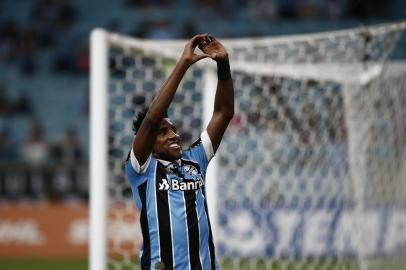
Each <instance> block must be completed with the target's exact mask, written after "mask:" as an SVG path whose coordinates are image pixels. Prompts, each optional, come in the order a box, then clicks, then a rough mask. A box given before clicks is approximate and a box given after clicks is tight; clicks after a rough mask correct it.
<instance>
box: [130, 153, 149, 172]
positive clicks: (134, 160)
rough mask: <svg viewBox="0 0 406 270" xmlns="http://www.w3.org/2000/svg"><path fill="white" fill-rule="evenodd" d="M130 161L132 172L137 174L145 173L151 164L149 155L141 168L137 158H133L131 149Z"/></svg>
mask: <svg viewBox="0 0 406 270" xmlns="http://www.w3.org/2000/svg"><path fill="white" fill-rule="evenodd" d="M130 161H131V165H132V168H133V169H134V171H136V172H137V173H139V174H143V173H145V172H146V170H147V168H148V166H149V164H150V162H151V154H150V155H149V157H148V159H147V161H145V163H144V164H143V165H142V166H141V165H140V163H139V162H138V160H137V158H136V157H135V154H134V150H133V149H131V153H130Z"/></svg>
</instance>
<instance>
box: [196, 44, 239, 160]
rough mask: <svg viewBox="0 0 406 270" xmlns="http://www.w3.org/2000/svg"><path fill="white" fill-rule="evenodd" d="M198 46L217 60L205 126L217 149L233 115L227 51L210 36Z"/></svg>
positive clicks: (214, 147) (232, 89)
mask: <svg viewBox="0 0 406 270" xmlns="http://www.w3.org/2000/svg"><path fill="white" fill-rule="evenodd" d="M199 48H200V49H201V50H202V51H203V52H204V53H206V54H209V55H210V57H211V58H212V59H214V60H215V61H216V62H217V75H218V81H217V90H216V96H215V99H214V112H213V116H212V118H211V120H210V122H209V125H208V126H207V133H208V134H209V137H210V140H211V142H212V145H213V150H214V152H216V151H217V149H218V147H219V145H220V142H221V139H222V138H223V135H224V132H225V131H226V129H227V126H228V124H229V123H230V121H231V119H232V118H233V115H234V86H233V81H232V78H231V72H230V64H229V61H228V53H227V51H226V49H225V48H224V46H223V45H222V44H221V43H220V42H219V41H218V40H217V39H215V38H213V37H212V36H209V38H208V40H205V41H203V43H201V44H200V46H199Z"/></svg>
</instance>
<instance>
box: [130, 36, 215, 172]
mask: <svg viewBox="0 0 406 270" xmlns="http://www.w3.org/2000/svg"><path fill="white" fill-rule="evenodd" d="M206 38H207V35H204V34H202V35H196V36H194V37H193V38H192V39H191V40H190V41H189V42H188V43H187V44H186V45H185V49H184V51H183V54H182V56H181V58H180V60H179V61H178V62H177V63H176V66H175V68H174V70H173V71H172V73H171V74H170V75H169V77H168V79H167V80H166V81H165V83H164V84H163V85H162V86H161V88H160V89H159V91H158V93H157V94H156V96H155V98H154V100H153V101H152V103H151V105H150V106H149V109H148V112H147V114H146V116H145V118H144V120H143V121H142V123H141V126H140V128H139V130H138V132H137V135H136V136H135V140H134V143H133V151H134V154H135V157H136V158H137V160H138V162H139V164H140V165H141V166H142V165H143V164H144V163H145V162H146V161H147V159H148V157H149V155H150V154H151V152H152V150H153V148H154V144H155V140H156V137H157V136H158V131H159V127H160V124H161V121H162V119H163V118H164V115H165V112H166V110H167V109H168V107H169V105H170V103H171V102H172V99H173V96H174V95H175V93H176V90H177V88H178V86H179V83H180V81H181V80H182V78H183V76H184V75H185V72H186V71H187V69H188V68H189V67H190V66H191V65H192V64H194V63H195V62H197V61H199V60H201V59H203V58H205V57H209V55H207V54H196V53H195V52H194V51H195V48H196V47H197V46H198V45H199V44H200V43H201V42H202V41H203V40H205V39H206Z"/></svg>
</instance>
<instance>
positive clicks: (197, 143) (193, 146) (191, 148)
mask: <svg viewBox="0 0 406 270" xmlns="http://www.w3.org/2000/svg"><path fill="white" fill-rule="evenodd" d="M201 145H202V138H199V139H197V140H196V141H194V142H193V143H192V144H191V145H190V146H189V148H188V149H186V150H185V151H190V150H193V149H194V148H197V147H199V146H201Z"/></svg>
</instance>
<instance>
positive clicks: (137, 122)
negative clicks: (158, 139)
mask: <svg viewBox="0 0 406 270" xmlns="http://www.w3.org/2000/svg"><path fill="white" fill-rule="evenodd" d="M147 112H148V108H145V109H143V110H142V111H140V112H138V113H137V116H136V118H135V120H133V131H134V135H136V134H137V132H138V130H139V129H140V126H141V124H142V121H144V118H145V116H146V115H147ZM164 117H165V118H167V117H168V112H167V111H166V112H165V114H164Z"/></svg>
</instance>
